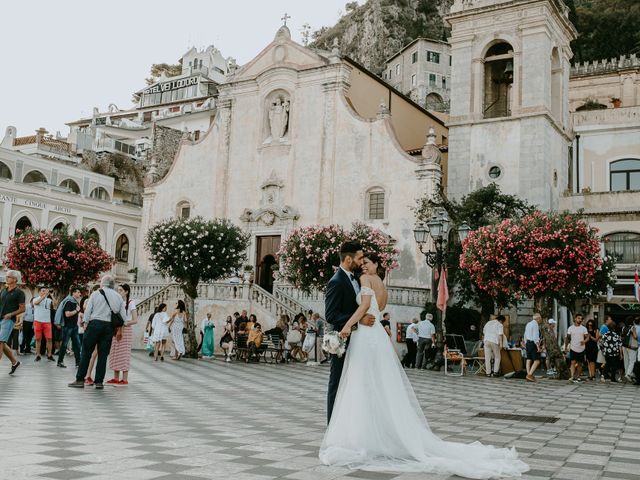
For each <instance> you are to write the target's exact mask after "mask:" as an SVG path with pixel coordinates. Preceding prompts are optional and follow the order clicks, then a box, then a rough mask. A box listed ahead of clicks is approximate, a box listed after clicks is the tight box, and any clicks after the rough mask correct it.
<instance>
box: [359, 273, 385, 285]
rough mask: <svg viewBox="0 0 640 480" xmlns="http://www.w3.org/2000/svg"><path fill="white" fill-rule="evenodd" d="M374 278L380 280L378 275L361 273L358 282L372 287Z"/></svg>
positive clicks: (374, 283) (374, 281)
mask: <svg viewBox="0 0 640 480" xmlns="http://www.w3.org/2000/svg"><path fill="white" fill-rule="evenodd" d="M376 279H377V280H380V277H378V276H377V275H367V274H365V275H362V276H361V277H360V283H361V284H362V285H365V286H367V287H372V286H374V285H376Z"/></svg>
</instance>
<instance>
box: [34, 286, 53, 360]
mask: <svg viewBox="0 0 640 480" xmlns="http://www.w3.org/2000/svg"><path fill="white" fill-rule="evenodd" d="M52 308H53V300H51V299H50V298H49V289H48V288H46V287H40V289H39V295H38V296H37V297H35V298H34V299H33V329H34V331H35V335H36V358H35V361H36V362H39V361H40V360H41V355H42V350H41V349H40V347H41V344H42V339H43V338H44V340H45V342H46V347H47V350H46V352H47V359H48V360H50V361H52V362H53V361H55V359H54V358H53V328H52V325H51V309H52Z"/></svg>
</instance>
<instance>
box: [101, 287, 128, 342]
mask: <svg viewBox="0 0 640 480" xmlns="http://www.w3.org/2000/svg"><path fill="white" fill-rule="evenodd" d="M100 293H101V294H102V296H103V297H104V301H105V302H107V306H108V307H109V310H111V328H112V329H113V334H114V335H115V334H116V330H117V329H118V328H120V327H122V326H123V325H124V319H123V318H122V315H120V313H119V312H114V311H113V308H111V304H110V303H109V300H108V299H107V295H106V294H105V293H104V290H103V289H100Z"/></svg>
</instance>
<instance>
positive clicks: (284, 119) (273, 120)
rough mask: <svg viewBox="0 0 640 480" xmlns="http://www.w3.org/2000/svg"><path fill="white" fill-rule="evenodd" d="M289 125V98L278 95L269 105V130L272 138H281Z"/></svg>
mask: <svg viewBox="0 0 640 480" xmlns="http://www.w3.org/2000/svg"><path fill="white" fill-rule="evenodd" d="M288 126H289V100H284V99H283V98H281V97H277V98H276V99H275V101H273V102H272V103H271V106H270V107H269V131H270V133H271V139H272V140H279V139H281V138H282V137H284V136H285V134H286V133H287V127H288Z"/></svg>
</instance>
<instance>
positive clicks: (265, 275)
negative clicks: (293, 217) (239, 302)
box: [256, 235, 280, 293]
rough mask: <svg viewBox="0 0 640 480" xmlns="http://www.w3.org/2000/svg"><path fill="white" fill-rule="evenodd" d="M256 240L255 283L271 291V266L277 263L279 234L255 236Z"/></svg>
mask: <svg viewBox="0 0 640 480" xmlns="http://www.w3.org/2000/svg"><path fill="white" fill-rule="evenodd" d="M256 240H257V242H256V283H257V284H258V285H260V286H261V287H262V288H264V289H265V290H266V291H267V292H269V293H273V270H272V266H273V265H275V264H276V263H278V262H277V260H276V254H277V253H278V250H280V235H272V236H265V237H257V239H256Z"/></svg>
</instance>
